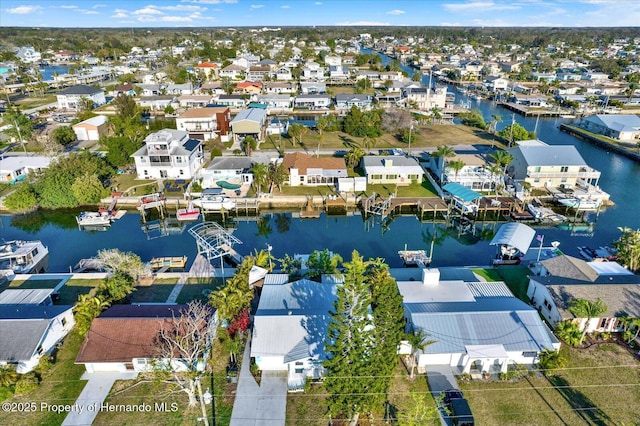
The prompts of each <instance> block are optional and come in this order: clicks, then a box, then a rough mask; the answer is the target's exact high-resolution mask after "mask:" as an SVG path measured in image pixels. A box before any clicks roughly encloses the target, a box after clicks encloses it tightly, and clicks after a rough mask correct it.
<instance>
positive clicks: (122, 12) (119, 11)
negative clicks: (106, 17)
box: [111, 9, 129, 18]
mask: <svg viewBox="0 0 640 426" xmlns="http://www.w3.org/2000/svg"><path fill="white" fill-rule="evenodd" d="M113 13H114V14H113V15H111V17H112V18H128V17H129V15H128V12H127V11H126V10H124V9H116V10H114V11H113Z"/></svg>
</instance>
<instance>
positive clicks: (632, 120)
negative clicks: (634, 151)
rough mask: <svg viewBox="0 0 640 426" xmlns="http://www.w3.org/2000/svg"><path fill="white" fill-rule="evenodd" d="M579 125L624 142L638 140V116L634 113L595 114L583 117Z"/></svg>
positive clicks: (639, 132) (639, 119)
mask: <svg viewBox="0 0 640 426" xmlns="http://www.w3.org/2000/svg"><path fill="white" fill-rule="evenodd" d="M580 126H581V127H584V128H585V129H587V130H589V131H591V132H594V133H599V134H601V135H603V136H608V137H610V138H614V139H618V140H620V141H624V142H633V141H638V140H640V117H638V116H637V115H634V114H597V115H592V116H589V117H583V118H582V119H581V120H580Z"/></svg>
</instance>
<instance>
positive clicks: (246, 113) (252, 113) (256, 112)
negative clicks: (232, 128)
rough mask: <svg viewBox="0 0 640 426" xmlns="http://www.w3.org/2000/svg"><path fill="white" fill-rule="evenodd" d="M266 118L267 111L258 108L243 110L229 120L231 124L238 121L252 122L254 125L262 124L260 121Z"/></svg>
mask: <svg viewBox="0 0 640 426" xmlns="http://www.w3.org/2000/svg"><path fill="white" fill-rule="evenodd" d="M266 116H267V111H266V110H264V109H260V108H249V109H243V110H242V111H240V112H239V113H238V115H236V116H235V117H234V119H233V120H231V124H233V123H237V122H238V121H242V120H248V121H254V122H256V123H262V121H263V120H264V119H265V117H266Z"/></svg>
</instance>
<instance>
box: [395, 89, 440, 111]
mask: <svg viewBox="0 0 640 426" xmlns="http://www.w3.org/2000/svg"><path fill="white" fill-rule="evenodd" d="M404 93H405V97H406V98H407V104H408V105H414V107H415V108H417V109H419V110H422V111H431V110H432V109H433V108H438V109H444V106H445V103H446V102H447V88H446V87H434V88H431V89H429V88H428V87H418V88H411V87H407V88H406V89H405V91H404Z"/></svg>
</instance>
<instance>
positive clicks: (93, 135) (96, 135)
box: [89, 130, 100, 141]
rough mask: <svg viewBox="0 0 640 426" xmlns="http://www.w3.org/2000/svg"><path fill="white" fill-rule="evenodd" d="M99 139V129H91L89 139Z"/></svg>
mask: <svg viewBox="0 0 640 426" xmlns="http://www.w3.org/2000/svg"><path fill="white" fill-rule="evenodd" d="M98 139H100V134H99V133H98V131H97V130H89V140H90V141H97V140H98Z"/></svg>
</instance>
